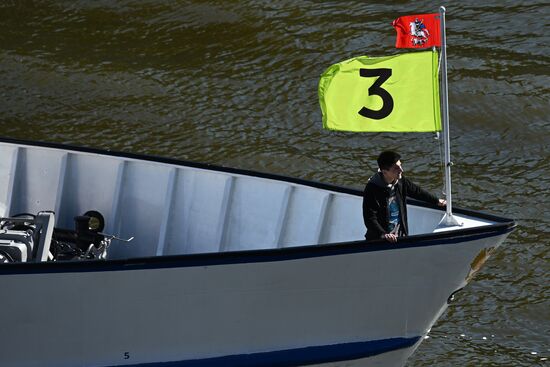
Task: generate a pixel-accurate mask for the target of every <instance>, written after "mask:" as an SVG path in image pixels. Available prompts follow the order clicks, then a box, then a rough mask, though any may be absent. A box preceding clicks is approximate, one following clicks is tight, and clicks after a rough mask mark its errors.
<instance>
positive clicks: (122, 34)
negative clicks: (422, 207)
mask: <svg viewBox="0 0 550 367" xmlns="http://www.w3.org/2000/svg"><path fill="white" fill-rule="evenodd" d="M447 11H448V12H447V36H448V43H449V46H448V63H449V101H450V121H451V152H452V160H453V162H454V163H455V165H454V167H453V198H454V202H455V205H456V206H460V207H467V208H471V209H476V210H483V211H487V212H491V213H495V214H498V215H502V216H506V217H510V218H514V219H516V220H517V222H518V225H519V226H518V228H517V230H516V231H515V232H513V233H512V234H511V236H510V237H509V239H508V240H507V241H506V242H505V244H504V245H503V246H502V247H501V248H499V249H498V250H497V251H496V252H495V254H494V255H493V256H492V257H491V259H490V261H488V262H487V263H486V265H485V267H484V268H483V269H482V271H481V272H480V273H479V274H478V275H477V277H476V280H475V281H474V282H472V283H471V284H470V285H469V286H468V287H467V288H466V289H465V290H464V291H463V292H461V293H459V294H458V295H457V300H456V301H455V303H453V304H452V305H451V306H450V307H449V309H448V311H447V312H446V313H445V314H444V315H443V316H442V318H441V319H440V320H439V321H438V322H437V323H436V325H435V326H434V327H433V329H432V331H431V333H430V336H429V338H428V339H426V340H425V341H424V343H423V344H422V345H421V346H420V348H419V349H418V351H417V352H416V353H415V354H414V355H413V357H412V358H411V359H410V360H409V362H408V366H460V365H463V366H473V365H476V366H495V365H499V366H536V365H540V366H543V365H544V366H547V365H548V358H550V298H549V296H550V281H549V280H550V279H549V275H548V274H550V261H549V254H550V253H549V250H548V248H549V246H548V245H549V239H548V238H549V234H550V193H549V187H550V149H549V148H548V147H547V144H548V143H549V142H550V122H549V119H548V115H549V114H550V108H549V95H550V94H549V87H548V86H549V85H550V78H549V75H548V71H549V61H550V54H549V51H548V45H549V44H550V37H549V34H550V32H549V28H548V19H550V6H549V5H548V2H546V1H530V2H519V1H496V0H489V1H474V0H466V1H461V2H460V3H452V4H448V5H447ZM426 12H437V6H436V5H435V4H434V3H433V2H431V1H404V0H400V1H394V2H393V3H392V4H391V5H390V4H388V3H387V2H384V1H379V2H364V1H358V0H357V1H323V2H322V1H301V2H294V1H288V0H280V1H276V2H271V1H169V0H166V1H160V0H140V1H137V0H135V1H131V0H121V1H116V2H113V1H110V0H109V1H107V0H98V1H75V0H67V1H16V0H3V1H1V2H0V19H1V21H0V78H1V81H2V82H1V83H0V96H1V98H0V131H1V136H5V137H11V138H21V139H36V140H43V141H51V142H59V143H68V144H75V145H84V146H92V147H98V148H107V149H112V150H120V151H127V152H134V153H145V154H150V155H160V156H168V157H173V158H178V159H184V160H193V161H200V162H209V163H214V164H217V165H226V166H232V167H239V168H246V169H252V170H259V171H267V172H272V173H278V174H283V175H289V176H295V177H300V178H304V179H312V180H317V181H323V182H328V183H333V184H338V185H345V186H351V187H357V188H362V187H363V185H364V183H365V181H366V179H367V178H368V177H369V176H370V175H371V173H372V172H373V170H374V169H375V165H376V163H375V158H376V156H377V154H378V153H379V151H380V150H381V149H395V150H398V151H399V152H400V153H401V154H402V156H403V157H404V158H403V160H402V161H403V165H404V168H405V171H406V175H407V176H408V177H409V178H412V179H413V180H414V181H416V182H417V183H419V184H420V185H422V186H424V187H425V188H427V189H429V190H431V191H433V192H440V191H441V187H442V185H443V178H442V168H441V154H440V149H441V145H440V141H438V140H436V139H435V137H434V135H433V134H431V133H422V134H392V133H378V134H352V133H343V132H330V131H325V130H323V129H322V126H321V125H322V124H321V113H320V108H319V104H318V99H317V83H318V80H319V76H320V74H321V73H322V72H323V71H324V70H325V69H326V68H327V67H328V66H330V65H331V64H333V63H336V62H339V61H342V60H345V59H348V58H351V57H355V56H360V55H369V56H385V55H391V54H394V53H398V52H403V51H400V50H396V49H395V48H394V47H393V46H394V42H395V38H394V37H395V33H394V30H393V28H392V26H391V22H392V20H393V19H395V18H396V17H398V16H400V15H406V14H415V13H426Z"/></svg>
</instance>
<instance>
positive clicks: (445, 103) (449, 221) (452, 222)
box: [439, 6, 460, 226]
mask: <svg viewBox="0 0 550 367" xmlns="http://www.w3.org/2000/svg"><path fill="white" fill-rule="evenodd" d="M439 15H440V20H439V21H440V24H441V92H442V97H441V99H442V101H441V102H442V103H441V106H442V114H443V146H444V149H445V197H446V200H447V209H446V212H445V215H444V216H443V219H441V222H440V225H441V224H443V225H446V226H456V225H460V224H459V223H458V221H457V220H456V218H455V217H453V204H452V193H451V166H452V165H453V163H452V162H451V138H450V133H449V95H448V89H447V37H446V35H445V7H444V6H441V7H440V8H439Z"/></svg>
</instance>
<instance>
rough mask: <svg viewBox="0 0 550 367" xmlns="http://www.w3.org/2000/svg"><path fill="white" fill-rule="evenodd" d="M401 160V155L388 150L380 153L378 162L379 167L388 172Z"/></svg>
mask: <svg viewBox="0 0 550 367" xmlns="http://www.w3.org/2000/svg"><path fill="white" fill-rule="evenodd" d="M400 159H401V156H400V155H399V153H396V152H393V151H391V150H386V151H384V152H382V153H380V155H379V156H378V159H377V160H376V161H377V162H378V167H379V168H380V169H385V170H388V169H390V168H391V167H392V166H393V165H394V164H395V163H397V161H398V160H400Z"/></svg>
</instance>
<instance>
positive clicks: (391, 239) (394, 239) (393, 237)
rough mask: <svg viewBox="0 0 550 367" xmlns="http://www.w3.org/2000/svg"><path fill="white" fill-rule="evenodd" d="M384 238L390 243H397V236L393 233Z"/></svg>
mask: <svg viewBox="0 0 550 367" xmlns="http://www.w3.org/2000/svg"><path fill="white" fill-rule="evenodd" d="M382 238H384V239H385V240H386V241H388V242H392V243H395V242H397V235H396V234H393V233H386V234H385V235H384V236H383V237H382Z"/></svg>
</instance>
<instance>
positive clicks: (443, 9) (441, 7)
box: [439, 6, 447, 13]
mask: <svg viewBox="0 0 550 367" xmlns="http://www.w3.org/2000/svg"><path fill="white" fill-rule="evenodd" d="M446 11H447V9H445V7H444V6H440V7H439V12H440V13H445V12H446Z"/></svg>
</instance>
